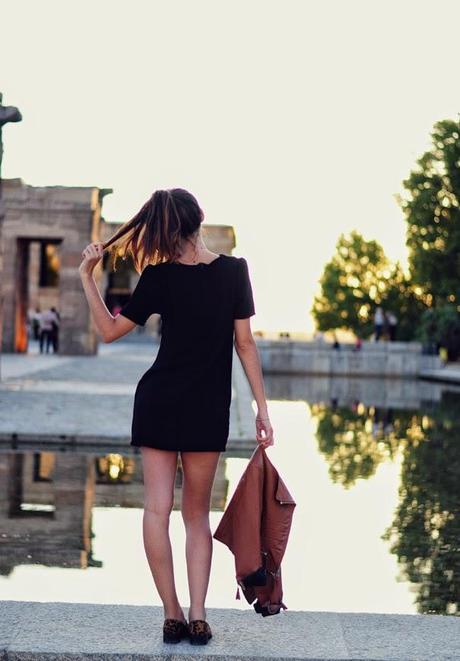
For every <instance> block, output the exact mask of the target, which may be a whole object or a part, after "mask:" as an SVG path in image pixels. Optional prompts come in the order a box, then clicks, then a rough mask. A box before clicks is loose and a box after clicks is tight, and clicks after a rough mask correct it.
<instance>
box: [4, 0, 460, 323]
mask: <svg viewBox="0 0 460 661" xmlns="http://www.w3.org/2000/svg"><path fill="white" fill-rule="evenodd" d="M459 21H460V3H458V2H457V1H456V0H437V1H436V2H432V1H430V2H427V1H425V0H398V1H396V0H385V1H382V2H380V1H376V0H375V1H373V0H329V1H328V0H319V1H316V0H277V1H273V0H164V1H163V2H159V1H157V0H145V1H144V0H131V1H130V2H129V3H127V2H114V1H113V0H92V1H88V0H79V2H78V3H77V2H69V1H67V2H62V0H59V1H58V0H40V2H36V1H34V0H29V1H27V2H26V1H24V0H16V1H15V2H14V3H7V2H3V3H2V4H1V26H0V62H1V67H0V90H1V91H3V93H4V103H5V104H9V105H17V106H18V107H19V108H20V110H21V112H22V114H23V122H21V123H20V124H17V125H9V126H7V127H6V129H5V131H4V142H5V157H4V165H3V176H4V177H21V178H22V179H23V180H24V181H25V182H26V183H28V184H32V185H67V186H69V185H70V186H71V185H85V186H99V187H102V188H113V189H114V194H113V195H111V196H109V197H107V198H106V199H105V201H104V216H105V218H106V219H107V220H110V221H115V222H121V221H126V220H128V219H129V218H130V217H131V216H132V215H134V213H135V212H136V211H137V210H138V209H139V207H140V206H141V204H143V202H144V201H145V200H146V199H147V198H148V197H149V196H150V195H151V193H152V192H153V191H154V190H155V189H156V188H171V187H174V186H181V187H184V188H187V189H189V190H190V191H191V192H192V193H193V194H194V195H195V196H196V197H197V198H198V201H199V202H200V204H201V206H202V207H203V209H204V211H205V214H206V222H209V223H217V224H219V223H224V224H231V225H233V226H234V228H235V233H236V239H237V246H236V248H235V250H234V253H233V254H235V255H238V256H240V255H243V256H245V257H246V258H247V260H248V263H249V268H250V274H251V280H252V283H253V289H254V297H255V303H256V312H257V314H256V316H255V317H253V318H252V327H253V329H259V328H260V329H267V330H279V329H282V330H288V329H290V330H292V331H302V330H305V331H311V330H312V328H313V326H312V320H311V318H310V314H309V310H310V307H311V303H312V300H313V296H314V294H315V292H316V291H317V287H318V279H319V277H320V275H321V273H322V270H323V267H324V264H325V263H326V262H327V261H328V260H329V259H330V257H331V255H332V254H333V251H334V246H335V243H336V241H337V238H338V236H339V234H340V233H341V232H349V231H351V230H352V229H354V228H356V229H357V230H358V231H360V232H362V233H363V234H364V235H365V237H366V238H375V239H377V240H378V241H380V242H381V243H382V244H383V246H384V248H385V250H386V252H387V254H388V255H389V257H391V258H393V259H397V258H399V259H402V260H403V261H404V260H405V255H406V248H405V245H404V240H405V221H404V219H403V216H402V213H401V211H400V209H399V207H398V205H397V203H396V201H395V199H394V195H395V193H397V192H400V191H401V190H402V185H401V182H402V180H403V179H404V178H405V177H407V176H408V174H409V172H410V169H411V168H412V167H413V165H414V164H415V160H416V158H418V157H419V156H420V155H421V153H422V152H423V151H424V150H425V149H426V148H427V147H428V145H429V135H430V132H431V129H432V126H433V124H434V122H436V121H437V120H440V119H448V118H449V119H457V117H458V111H459V108H460V87H459V85H458V25H459Z"/></svg>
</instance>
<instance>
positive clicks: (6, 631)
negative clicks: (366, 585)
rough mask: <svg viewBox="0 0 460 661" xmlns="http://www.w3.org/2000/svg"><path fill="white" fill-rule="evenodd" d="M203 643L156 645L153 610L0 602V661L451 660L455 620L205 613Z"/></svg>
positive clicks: (455, 656)
mask: <svg viewBox="0 0 460 661" xmlns="http://www.w3.org/2000/svg"><path fill="white" fill-rule="evenodd" d="M207 620H208V622H209V624H210V626H211V629H212V631H213V637H212V638H211V640H210V641H209V643H208V645H206V646H192V645H190V643H189V642H188V641H187V640H183V641H181V642H180V643H178V644H177V645H165V644H164V643H163V642H162V637H161V627H162V624H163V609H162V608H161V607H158V606H127V605H114V604H81V603H63V602H61V603H59V602H51V603H46V602H21V601H0V654H1V655H2V656H1V658H2V660H3V661H32V660H36V661H42V660H45V659H47V660H50V661H51V660H53V661H54V660H56V661H57V660H58V659H59V660H61V659H63V660H67V659H69V660H70V659H94V660H96V659H97V660H98V661H104V660H106V659H107V660H109V659H110V660H111V659H113V660H115V659H116V660H117V661H119V660H121V659H126V660H129V661H134V660H135V659H136V660H137V659H139V661H140V660H141V659H142V661H147V660H149V661H150V660H151V661H160V660H163V659H164V660H165V661H186V660H187V659H203V660H204V659H212V660H213V661H225V660H227V659H228V660H232V661H265V660H267V659H273V660H275V659H276V660H277V661H294V660H295V661H297V660H299V659H303V660H304V661H339V660H340V661H358V660H359V661H377V660H378V661H458V660H460V618H458V617H454V616H442V615H393V614H378V615H377V614H369V613H333V612H325V611H319V612H312V611H291V610H289V609H288V610H286V611H281V612H280V613H279V614H278V615H273V616H271V617H266V618H263V617H262V616H261V615H258V614H257V613H255V611H253V610H239V609H238V610H237V609H233V608H229V609H223V608H208V609H207Z"/></svg>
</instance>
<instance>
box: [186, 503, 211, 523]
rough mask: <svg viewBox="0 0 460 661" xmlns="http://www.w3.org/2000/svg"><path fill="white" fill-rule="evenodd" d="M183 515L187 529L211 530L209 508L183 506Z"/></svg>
mask: <svg viewBox="0 0 460 661" xmlns="http://www.w3.org/2000/svg"><path fill="white" fill-rule="evenodd" d="M181 513H182V519H183V521H184V524H185V527H186V528H188V527H193V528H204V529H207V528H209V509H208V508H207V507H206V508H204V507H193V506H192V505H190V504H187V505H182V508H181Z"/></svg>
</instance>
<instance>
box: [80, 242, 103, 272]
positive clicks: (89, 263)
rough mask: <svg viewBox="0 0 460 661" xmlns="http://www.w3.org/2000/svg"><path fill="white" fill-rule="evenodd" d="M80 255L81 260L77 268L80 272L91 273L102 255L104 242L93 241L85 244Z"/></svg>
mask: <svg viewBox="0 0 460 661" xmlns="http://www.w3.org/2000/svg"><path fill="white" fill-rule="evenodd" d="M81 255H82V257H83V261H82V263H81V264H80V266H79V268H78V270H79V271H80V273H81V274H84V275H91V274H92V272H93V271H94V267H95V266H96V264H97V263H98V262H99V261H100V260H101V259H102V257H103V255H104V244H103V243H102V242H101V241H93V243H90V244H88V245H87V246H86V248H85V249H84V250H83V251H82V253H81Z"/></svg>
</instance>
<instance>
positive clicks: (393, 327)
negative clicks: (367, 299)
mask: <svg viewBox="0 0 460 661" xmlns="http://www.w3.org/2000/svg"><path fill="white" fill-rule="evenodd" d="M387 322H388V335H389V337H390V342H395V341H396V331H397V328H398V318H397V316H396V315H395V313H394V312H393V311H392V310H389V311H388V313H387Z"/></svg>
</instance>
